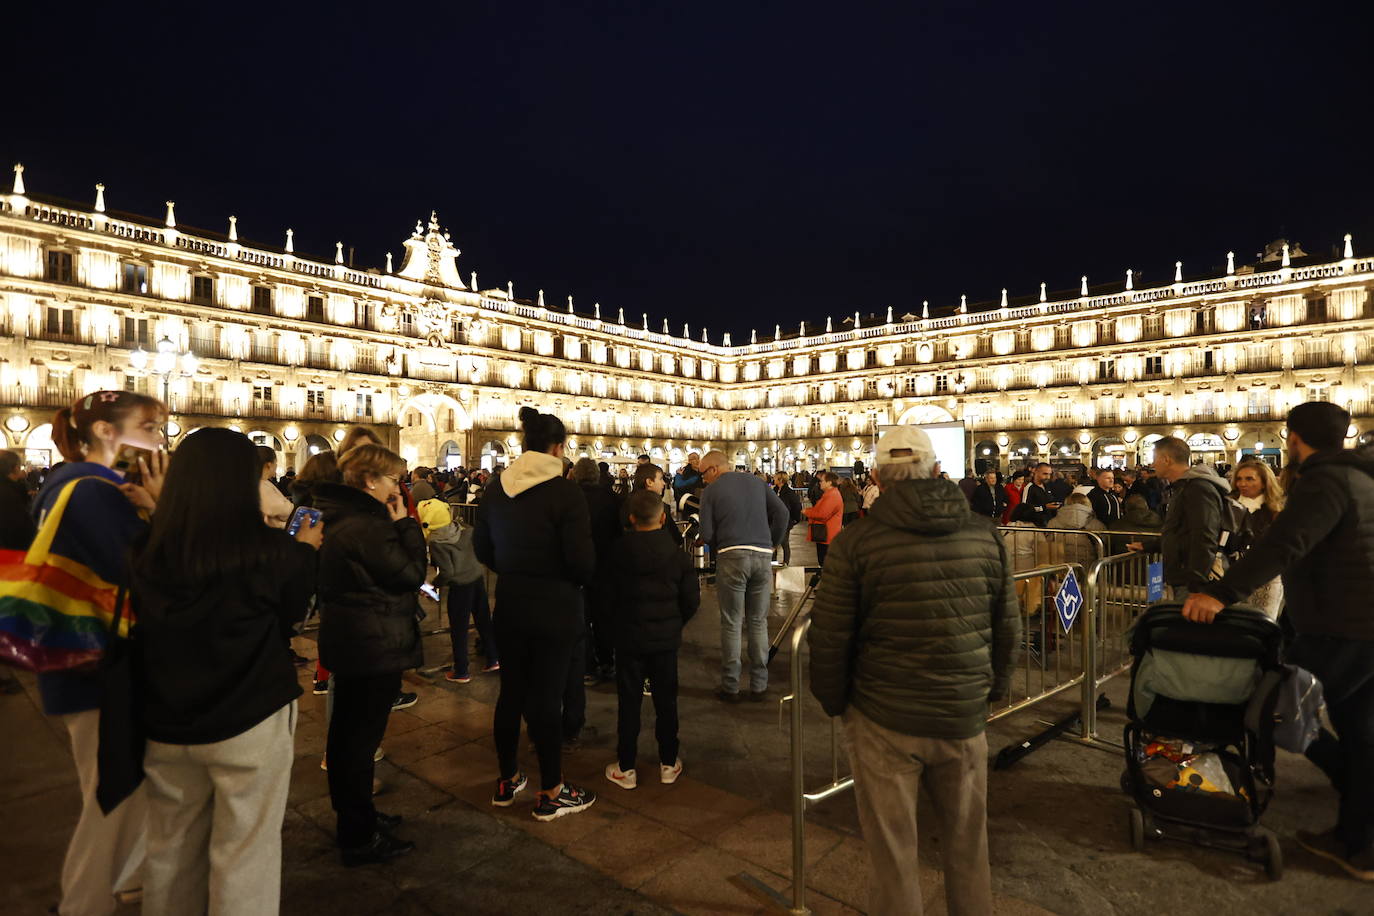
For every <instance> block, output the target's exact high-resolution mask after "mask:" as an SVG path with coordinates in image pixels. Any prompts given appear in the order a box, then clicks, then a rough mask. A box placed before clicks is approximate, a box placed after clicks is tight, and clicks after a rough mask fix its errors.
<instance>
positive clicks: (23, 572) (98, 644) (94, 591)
mask: <svg viewBox="0 0 1374 916" xmlns="http://www.w3.org/2000/svg"><path fill="white" fill-rule="evenodd" d="M86 480H95V481H99V482H100V483H101V484H104V485H105V486H114V484H113V483H111V482H110V481H108V480H104V479H103V478H100V477H78V478H77V479H76V480H73V481H70V482H69V483H68V484H67V485H66V486H65V487H63V488H62V492H61V493H59V494H58V496H57V500H56V501H55V502H54V503H53V506H52V509H51V511H49V512H48V514H47V517H46V518H45V519H44V520H43V527H42V528H40V529H39V531H38V535H37V537H35V538H34V540H33V545H32V546H30V547H29V549H28V551H27V552H25V551H21V550H0V662H5V663H7V664H11V665H16V666H18V667H20V668H26V669H28V670H29V671H36V672H50V671H68V670H71V669H73V668H79V667H83V666H90V665H93V664H94V663H95V662H97V661H99V660H100V657H101V655H103V654H104V652H105V645H106V642H107V640H108V639H109V633H110V626H111V624H112V622H113V620H114V614H115V601H116V599H117V597H118V593H119V590H118V587H117V586H115V585H114V584H113V583H110V582H106V581H105V580H104V579H102V578H100V576H98V575H96V574H95V573H94V572H92V571H91V570H90V569H89V568H88V567H86V566H85V565H84V564H81V563H78V562H77V561H75V560H72V559H70V558H68V557H63V556H58V555H57V554H55V553H53V552H52V543H53V539H54V538H55V537H56V536H57V531H58V528H59V527H60V526H61V524H62V517H63V515H64V514H65V513H66V510H67V504H68V503H69V502H71V497H72V493H73V492H74V491H75V489H76V487H77V485H78V484H80V483H81V482H82V481H86ZM130 615H131V611H130V609H129V608H128V607H127V603H126V607H125V609H124V614H123V615H122V616H121V618H120V624H119V630H120V635H121V636H124V635H127V634H128V632H129V625H130V619H129V618H130Z"/></svg>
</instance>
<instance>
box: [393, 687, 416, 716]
mask: <svg viewBox="0 0 1374 916" xmlns="http://www.w3.org/2000/svg"><path fill="white" fill-rule="evenodd" d="M418 702H420V695H419V694H418V693H406V692H405V691H401V692H400V693H398V694H397V695H396V699H395V700H394V701H392V704H391V711H392V712H395V711H396V710H398V709H409V708H410V707H412V706H414V705H415V704H416V703H418Z"/></svg>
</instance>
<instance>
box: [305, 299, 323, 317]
mask: <svg viewBox="0 0 1374 916" xmlns="http://www.w3.org/2000/svg"><path fill="white" fill-rule="evenodd" d="M305 318H306V320H307V321H321V322H322V321H324V299H323V298H322V297H320V296H311V297H310V298H309V299H306V300H305Z"/></svg>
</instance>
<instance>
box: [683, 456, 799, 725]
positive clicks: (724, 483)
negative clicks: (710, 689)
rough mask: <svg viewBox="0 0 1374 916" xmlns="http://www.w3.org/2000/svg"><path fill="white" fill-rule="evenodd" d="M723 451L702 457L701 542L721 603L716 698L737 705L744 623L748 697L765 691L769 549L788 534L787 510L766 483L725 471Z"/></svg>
mask: <svg viewBox="0 0 1374 916" xmlns="http://www.w3.org/2000/svg"><path fill="white" fill-rule="evenodd" d="M726 460H727V459H726V457H725V453H724V452H719V451H713V452H707V453H706V454H705V455H703V456H702V459H701V479H702V481H703V482H704V483H705V484H706V489H705V491H704V492H703V493H702V495H701V540H702V541H703V542H704V543H706V544H707V545H709V546H710V548H711V552H712V554H713V555H714V556H715V560H716V595H717V597H718V601H719V603H720V654H721V660H720V661H721V678H720V688H719V689H718V690H717V691H716V697H717V698H718V699H720V700H721V701H722V702H725V703H738V702H739V701H740V658H739V655H740V629H741V627H742V626H744V625H745V624H746V623H747V628H748V646H749V692H748V697H749V699H750V700H753V701H755V702H762V701H763V700H764V698H765V697H766V695H767V693H768V595H769V593H770V592H771V591H772V587H773V568H772V564H773V545H775V544H777V543H778V542H779V541H780V540H781V539H782V538H783V537H784V536H785V535H786V533H787V518H788V516H787V507H785V506H784V505H783V504H782V500H780V499H778V495H777V494H776V493H774V492H773V490H772V488H771V487H769V486H768V484H767V482H765V481H764V480H762V479H760V478H758V477H755V476H754V475H752V474H743V473H739V472H736V471H727V470H726Z"/></svg>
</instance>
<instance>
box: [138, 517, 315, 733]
mask: <svg viewBox="0 0 1374 916" xmlns="http://www.w3.org/2000/svg"><path fill="white" fill-rule="evenodd" d="M265 534H267V535H268V542H267V545H266V546H267V547H268V549H267V550H266V551H265V552H264V554H263V556H262V558H261V561H260V562H259V563H257V564H254V565H253V566H252V567H250V568H249V569H247V570H244V571H242V572H239V573H236V574H234V575H231V576H224V577H222V578H220V579H212V580H192V579H187V578H183V577H178V576H176V575H174V574H172V573H171V572H170V571H169V570H166V569H157V570H155V571H154V572H153V573H152V574H151V575H145V574H143V573H141V572H137V571H136V572H135V575H134V582H133V589H134V599H135V610H136V612H137V614H138V650H139V653H138V656H137V657H138V672H139V684H140V687H141V691H140V699H141V701H142V702H141V707H142V714H143V724H144V726H145V727H146V728H147V732H148V737H149V738H151V739H153V740H154V741H162V742H164V743H167V744H209V743H211V742H214V741H224V740H227V739H229V738H232V737H234V736H235V735H240V734H242V733H243V732H246V731H247V730H248V729H250V728H252V727H253V726H255V725H257V724H258V723H259V722H261V721H262V720H264V719H266V718H267V717H268V716H270V715H272V713H274V712H276V711H277V710H278V709H281V708H282V707H283V706H285V705H286V704H287V703H290V702H291V701H292V700H294V699H296V697H298V696H300V695H301V688H300V684H299V683H298V682H297V680H296V667H295V665H293V664H292V662H291V656H290V654H289V651H288V648H287V645H286V643H285V642H283V640H282V638H281V634H282V632H283V630H285V629H288V628H290V627H293V626H295V625H296V624H298V623H300V622H301V620H302V619H304V617H305V611H306V607H307V604H308V602H309V600H310V596H311V594H313V593H314V591H315V572H316V562H317V559H318V558H317V556H316V552H315V549H314V548H313V547H310V546H309V545H307V544H300V543H297V542H296V541H295V540H294V539H292V538H291V537H289V536H288V535H286V534H285V533H284V532H281V531H277V530H271V531H268V532H265Z"/></svg>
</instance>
